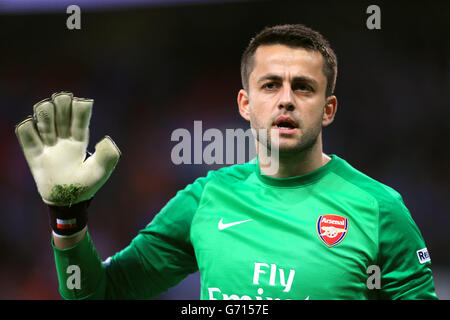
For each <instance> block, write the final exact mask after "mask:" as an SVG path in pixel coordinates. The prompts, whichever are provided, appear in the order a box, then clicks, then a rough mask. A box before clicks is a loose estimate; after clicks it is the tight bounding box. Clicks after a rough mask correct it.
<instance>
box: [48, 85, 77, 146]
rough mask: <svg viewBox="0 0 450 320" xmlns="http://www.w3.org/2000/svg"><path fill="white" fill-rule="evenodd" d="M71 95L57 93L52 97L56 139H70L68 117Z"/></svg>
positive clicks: (69, 115)
mask: <svg viewBox="0 0 450 320" xmlns="http://www.w3.org/2000/svg"><path fill="white" fill-rule="evenodd" d="M72 97H73V94H72V93H71V92H58V93H54V94H53V95H52V100H53V104H54V105H55V126H56V132H57V134H58V137H60V138H69V137H70V117H71V105H72Z"/></svg>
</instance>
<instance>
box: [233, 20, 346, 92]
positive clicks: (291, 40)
mask: <svg viewBox="0 0 450 320" xmlns="http://www.w3.org/2000/svg"><path fill="white" fill-rule="evenodd" d="M275 44H282V45H286V46H288V47H293V48H304V49H306V50H312V51H318V52H320V53H321V54H322V56H323V60H324V63H323V73H324V75H325V77H326V78H327V88H326V92H325V93H326V96H327V97H328V96H330V95H332V94H333V92H334V88H335V85H336V76H337V57H336V54H335V53H334V51H333V49H331V47H330V44H329V43H328V41H327V40H326V39H325V38H324V37H323V36H322V35H321V34H320V33H319V32H317V31H314V30H312V29H311V28H308V27H306V26H304V25H302V24H285V25H277V26H273V27H266V28H264V29H263V30H262V31H261V32H259V33H258V34H257V35H256V36H255V37H254V38H252V39H251V40H250V43H249V45H248V47H247V48H246V49H245V51H244V53H243V55H242V59H241V78H242V86H243V87H244V89H245V90H247V91H248V89H249V76H250V73H251V72H252V70H253V67H254V55H255V52H256V49H258V47H259V46H262V45H275Z"/></svg>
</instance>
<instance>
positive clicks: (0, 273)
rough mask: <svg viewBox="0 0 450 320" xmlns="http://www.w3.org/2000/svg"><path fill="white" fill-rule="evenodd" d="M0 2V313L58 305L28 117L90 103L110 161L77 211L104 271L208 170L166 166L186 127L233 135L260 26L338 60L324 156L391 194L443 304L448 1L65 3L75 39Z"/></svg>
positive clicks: (449, 105) (58, 22)
mask: <svg viewBox="0 0 450 320" xmlns="http://www.w3.org/2000/svg"><path fill="white" fill-rule="evenodd" d="M1 2H2V1H1V0H0V21H1V24H0V39H1V50H0V57H1V59H0V151H1V156H0V299H60V296H59V293H58V283H57V277H56V270H55V266H54V260H53V259H54V257H53V251H52V249H51V246H50V228H49V224H48V216H47V211H46V208H45V206H44V204H43V203H42V201H41V199H40V196H39V194H38V193H37V190H36V186H35V184H34V181H33V178H32V176H31V174H30V171H29V169H28V166H27V164H26V162H25V159H24V157H23V154H22V152H21V150H20V148H19V144H18V142H17V140H16V137H15V134H14V126H15V125H16V124H17V123H19V122H20V121H21V120H23V119H24V118H25V117H26V116H27V115H30V114H32V106H33V104H34V103H36V102H37V101H39V100H41V99H44V98H47V97H49V96H50V95H51V94H52V93H54V92H58V91H71V92H73V93H74V95H75V96H78V97H89V98H93V99H95V104H94V110H93V114H92V120H91V126H90V128H91V129H90V130H91V137H90V147H89V148H90V150H91V151H93V148H94V145H95V143H96V142H98V141H99V140H100V139H101V138H102V137H103V136H104V135H109V136H111V137H112V138H113V139H114V141H115V142H116V143H117V145H118V146H119V148H120V149H121V151H122V154H123V157H122V159H121V161H120V162H119V164H118V166H117V168H116V170H115V172H114V173H113V174H112V176H111V178H110V180H109V181H108V182H107V184H106V185H105V186H104V187H103V188H102V189H101V190H100V191H99V192H98V193H97V195H96V196H95V198H94V201H93V202H92V204H91V210H90V212H91V214H90V218H89V219H90V221H89V230H90V234H91V236H92V238H93V240H94V243H95V245H96V247H97V249H98V251H99V254H100V256H101V258H102V259H106V258H107V257H108V256H110V255H112V254H113V253H115V252H117V251H119V250H120V249H122V248H124V247H125V246H127V245H128V244H129V242H130V241H131V239H132V238H133V237H134V236H136V234H137V232H138V231H139V230H140V229H142V228H144V227H145V226H146V225H147V224H148V223H149V222H150V221H151V220H152V219H153V217H154V215H155V214H157V213H158V212H159V210H160V209H161V208H162V207H163V206H164V205H165V204H166V203H167V201H168V200H169V199H170V198H172V197H173V196H174V195H175V194H176V192H177V191H178V190H180V189H182V188H184V187H185V186H186V185H187V184H189V183H191V182H193V181H194V180H195V179H196V178H198V177H200V176H204V175H206V173H207V172H208V171H209V170H212V169H217V168H218V167H220V165H213V166H208V165H175V164H173V163H172V161H171V149H172V148H173V147H174V145H175V144H176V142H173V141H171V139H170V138H171V133H172V132H173V131H174V130H175V129H177V128H186V129H188V130H189V131H191V132H192V131H193V124H194V121H195V120H201V121H202V124H203V130H206V129H208V128H218V129H220V130H223V131H222V132H225V129H227V128H232V129H234V128H243V129H245V130H246V129H247V128H248V123H246V122H245V121H244V120H242V119H241V118H240V116H239V114H238V108H237V103H236V98H237V93H238V91H239V89H240V88H241V81H240V71H239V67H240V57H241V54H242V52H243V50H244V49H245V47H246V45H247V44H248V42H249V40H250V38H251V37H253V36H254V35H255V34H256V33H257V32H258V31H260V30H261V29H262V28H263V27H264V26H268V25H275V24H284V23H303V24H305V25H307V26H310V27H312V28H314V29H316V30H318V31H320V32H321V33H322V34H323V35H324V36H325V37H326V38H328V39H329V41H330V42H331V45H332V47H333V48H334V49H335V51H336V53H337V56H338V61H339V72H338V81H337V87H336V95H337V97H338V101H339V106H338V113H337V116H336V119H335V121H334V123H333V124H332V125H331V126H330V127H327V128H325V129H324V133H323V135H324V150H325V152H326V153H328V154H337V155H339V156H340V157H342V158H344V159H346V160H347V161H348V162H349V163H350V164H352V165H353V166H354V167H356V168H357V169H359V170H361V171H363V172H364V173H366V174H367V175H369V176H371V177H373V178H375V179H376V180H378V181H380V182H383V183H385V184H387V185H389V186H391V187H393V188H394V189H396V190H397V191H398V192H400V193H401V194H402V196H403V199H404V201H405V203H406V205H407V207H408V208H409V209H410V211H411V214H412V217H413V219H414V220H415V222H416V223H417V225H418V226H419V228H420V230H421V232H422V235H423V236H424V238H425V241H426V243H427V247H428V249H429V251H430V254H431V259H432V263H433V268H432V270H433V275H434V278H435V284H436V287H437V292H438V295H439V296H440V297H441V298H442V299H450V251H449V249H448V248H449V241H450V214H449V213H450V210H449V208H450V201H449V198H450V197H449V196H450V187H449V185H450V184H449V181H450V174H449V170H450V169H449V168H450V165H449V164H450V156H449V139H450V125H449V124H448V121H449V119H450V41H449V39H450V3H449V2H448V1H447V2H444V1H431V2H421V3H418V2H416V3H410V2H407V1H395V2H394V1H391V2H387V1H385V2H383V1H376V2H377V3H372V2H368V1H322V0H320V1H314V2H311V1H302V0H298V1H293V2H289V1H227V2H226V3H219V2H218V1H215V2H213V1H208V2H207V1H204V2H201V1H196V2H195V1H191V2H189V1H182V3H180V4H176V1H170V5H169V4H164V2H163V1H159V2H157V3H156V2H155V3H152V2H151V1H147V2H148V3H147V2H146V1H139V2H140V4H139V5H135V6H133V5H129V6H128V7H127V6H121V7H108V6H105V7H104V8H101V7H95V8H89V7H87V8H86V9H84V7H83V5H80V7H81V30H68V29H67V28H66V19H67V18H68V16H69V15H68V14H66V12H65V7H63V9H60V7H58V10H49V11H48V12H46V11H45V10H38V11H37V12H32V11H27V10H26V5H24V6H22V7H20V8H19V9H20V10H19V11H17V12H13V11H12V10H10V9H8V8H9V7H7V6H6V5H3V6H2V5H1ZM23 2H25V1H23ZM97 2H98V1H92V3H97ZM114 2H116V3H117V2H118V1H114ZM5 3H6V2H5ZM61 3H65V1H61V2H60V5H61ZM76 3H77V1H73V3H72V2H71V3H70V4H76ZM103 3H104V4H105V3H106V4H107V1H103ZM130 3H131V2H130ZM123 4H126V1H123ZM370 4H378V5H379V6H380V8H381V30H369V29H368V28H367V27H366V19H367V18H368V17H369V14H367V13H366V8H367V7H368V6H369V5H370ZM2 9H3V10H2ZM199 288H200V283H199V276H198V273H196V274H193V275H191V276H189V277H188V278H186V280H184V281H183V282H182V283H181V284H180V285H178V286H177V287H175V288H172V289H171V290H169V291H168V292H167V293H165V294H163V295H162V296H160V297H158V299H198V298H199V290H200V289H199Z"/></svg>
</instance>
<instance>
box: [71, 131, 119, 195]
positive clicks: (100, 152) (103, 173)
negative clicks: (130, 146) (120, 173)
mask: <svg viewBox="0 0 450 320" xmlns="http://www.w3.org/2000/svg"><path fill="white" fill-rule="evenodd" d="M120 156H121V153H120V150H119V148H117V146H116V144H115V143H114V142H113V141H112V140H111V138H110V137H108V136H106V137H105V138H103V139H102V140H101V141H100V142H99V143H97V145H96V146H95V152H94V154H93V155H92V156H90V157H89V158H87V159H86V161H84V163H83V170H80V172H81V176H80V180H81V181H84V182H85V184H86V185H88V186H94V187H93V188H92V189H90V190H89V194H86V195H85V197H86V199H88V198H90V197H92V196H93V195H94V194H95V192H97V190H98V189H99V188H101V186H102V185H103V184H104V183H105V182H106V180H108V178H109V176H110V175H111V173H112V171H113V170H114V168H115V166H116V164H117V162H118V161H119V158H120Z"/></svg>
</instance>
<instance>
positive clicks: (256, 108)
mask: <svg viewBox="0 0 450 320" xmlns="http://www.w3.org/2000/svg"><path fill="white" fill-rule="evenodd" d="M322 70H323V57H322V55H321V54H320V53H319V52H316V51H309V50H305V49H302V48H290V47H287V46H284V45H266V46H260V47H258V49H257V50H256V52H255V55H254V67H253V70H252V72H251V73H250V76H249V92H247V93H246V97H245V98H246V99H247V101H248V105H247V107H246V108H244V109H246V110H247V114H246V115H244V114H243V113H242V110H241V114H243V117H244V118H246V117H247V120H250V125H251V127H252V129H256V130H259V129H266V130H268V131H269V137H270V130H271V129H274V130H276V132H278V133H279V152H280V155H283V154H290V153H292V152H294V153H297V152H299V151H303V150H305V149H307V148H310V147H311V146H313V145H314V144H315V143H316V141H317V138H318V137H319V136H320V134H321V131H322V126H324V125H328V123H326V122H327V121H326V120H324V117H323V116H324V108H325V106H326V105H327V98H326V97H325V90H326V86H327V79H326V77H325V75H324V74H323V71H322ZM241 92H244V96H245V91H243V90H241ZM245 98H244V99H243V101H244V100H245ZM334 98H335V97H334ZM239 100H242V99H241V93H240V97H239ZM241 103H242V101H239V104H240V105H241ZM244 104H245V102H244ZM241 109H242V108H241ZM330 122H331V121H330ZM272 138H273V137H270V139H268V141H269V148H270V147H272V148H273V147H274V145H273V143H274V140H273V139H272ZM270 143H272V145H270Z"/></svg>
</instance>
